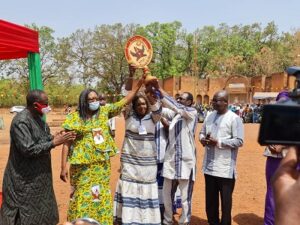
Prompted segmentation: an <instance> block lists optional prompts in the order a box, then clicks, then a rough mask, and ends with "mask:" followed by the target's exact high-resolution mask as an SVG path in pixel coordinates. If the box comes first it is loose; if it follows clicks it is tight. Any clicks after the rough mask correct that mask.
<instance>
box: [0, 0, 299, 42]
mask: <svg viewBox="0 0 300 225" xmlns="http://www.w3.org/2000/svg"><path fill="white" fill-rule="evenodd" d="M299 9H300V1H299V0H45V1H43V0H39V1H38V0H26V1H23V0H19V1H18V0H1V4H0V18H1V19H3V20H7V21H10V22H13V23H17V24H21V25H22V24H31V23H36V24H37V25H38V26H48V27H51V28H52V29H54V30H55V33H54V36H55V37H65V36H68V35H70V34H71V33H73V32H75V31H76V30H77V29H88V28H90V29H94V27H95V26H96V25H101V24H115V23H119V22H120V23H123V24H129V23H135V24H140V25H147V24H150V23H152V22H159V23H166V22H173V21H175V20H177V21H180V22H181V23H182V27H183V28H185V29H186V30H187V31H188V32H193V31H195V30H196V29H197V28H201V27H203V26H209V25H213V26H218V25H219V24H221V23H226V24H228V25H230V26H232V25H246V24H252V23H255V22H258V23H261V24H262V26H266V24H267V23H269V22H271V21H274V22H275V24H276V25H277V26H278V29H279V31H281V32H289V31H292V30H294V29H297V28H300V13H299Z"/></svg>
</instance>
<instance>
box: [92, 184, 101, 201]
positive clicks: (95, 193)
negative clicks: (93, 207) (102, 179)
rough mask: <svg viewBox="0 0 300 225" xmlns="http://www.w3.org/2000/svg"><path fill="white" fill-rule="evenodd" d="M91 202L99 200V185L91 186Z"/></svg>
mask: <svg viewBox="0 0 300 225" xmlns="http://www.w3.org/2000/svg"><path fill="white" fill-rule="evenodd" d="M92 196H93V202H100V186H99V185H95V186H93V187H92Z"/></svg>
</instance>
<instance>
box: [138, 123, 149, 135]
mask: <svg viewBox="0 0 300 225" xmlns="http://www.w3.org/2000/svg"><path fill="white" fill-rule="evenodd" d="M142 134H147V131H146V128H145V127H144V125H143V124H141V125H140V126H139V135H142Z"/></svg>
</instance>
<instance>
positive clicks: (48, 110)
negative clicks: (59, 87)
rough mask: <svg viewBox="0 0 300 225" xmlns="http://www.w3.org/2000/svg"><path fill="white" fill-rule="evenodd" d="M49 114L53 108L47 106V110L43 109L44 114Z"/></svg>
mask: <svg viewBox="0 0 300 225" xmlns="http://www.w3.org/2000/svg"><path fill="white" fill-rule="evenodd" d="M49 112H51V107H50V106H47V107H45V108H42V113H43V114H48V113H49Z"/></svg>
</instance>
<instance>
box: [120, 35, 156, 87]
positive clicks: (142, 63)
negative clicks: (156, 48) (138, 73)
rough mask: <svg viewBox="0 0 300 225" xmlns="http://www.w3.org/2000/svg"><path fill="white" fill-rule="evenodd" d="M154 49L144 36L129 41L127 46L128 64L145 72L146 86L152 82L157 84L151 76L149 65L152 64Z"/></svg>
mask: <svg viewBox="0 0 300 225" xmlns="http://www.w3.org/2000/svg"><path fill="white" fill-rule="evenodd" d="M152 55H153V49H152V45H151V43H150V42H149V41H148V40H147V39H146V38H145V37H143V36H140V35H136V36H133V37H131V38H129V39H128V41H127V43H126V45H125V57H126V60H127V62H128V64H130V65H132V66H134V67H135V68H140V69H143V70H144V73H145V74H146V75H147V76H146V78H145V86H147V85H148V84H150V83H152V82H157V78H156V77H154V76H151V74H150V70H149V69H148V67H147V65H148V64H149V63H150V62H151V59H152Z"/></svg>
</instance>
